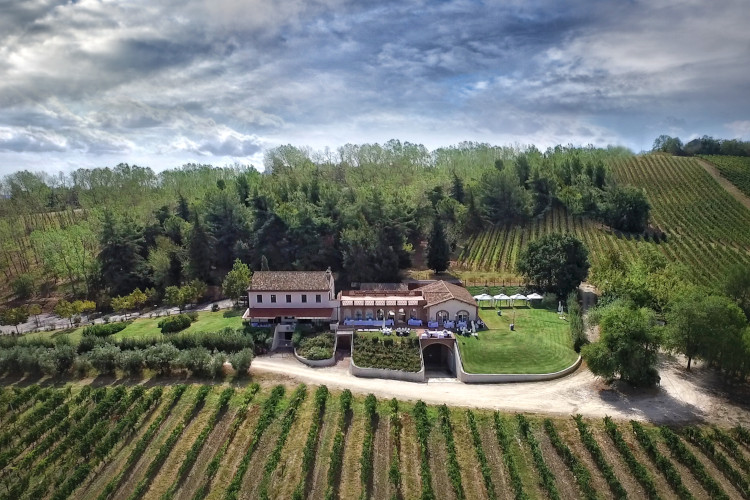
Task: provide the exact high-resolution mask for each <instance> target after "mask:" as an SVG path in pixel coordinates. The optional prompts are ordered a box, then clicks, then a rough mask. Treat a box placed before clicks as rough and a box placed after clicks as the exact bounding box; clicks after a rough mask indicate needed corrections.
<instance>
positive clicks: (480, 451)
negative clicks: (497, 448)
mask: <svg viewBox="0 0 750 500" xmlns="http://www.w3.org/2000/svg"><path fill="white" fill-rule="evenodd" d="M466 420H467V421H468V423H469V430H470V431H471V440H472V441H473V443H474V452H475V453H476V455H477V460H478V461H479V468H480V470H481V471H482V479H483V480H484V487H485V488H486V490H487V496H488V497H489V498H490V500H495V499H496V498H497V493H495V485H494V483H493V482H492V469H490V465H489V463H488V462H487V455H485V453H484V447H483V446H482V437H481V436H480V435H479V429H478V428H477V421H476V417H474V412H472V411H471V410H466Z"/></svg>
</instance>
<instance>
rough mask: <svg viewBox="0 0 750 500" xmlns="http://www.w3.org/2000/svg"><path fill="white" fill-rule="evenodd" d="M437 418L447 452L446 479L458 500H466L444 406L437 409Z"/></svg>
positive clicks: (446, 409)
mask: <svg viewBox="0 0 750 500" xmlns="http://www.w3.org/2000/svg"><path fill="white" fill-rule="evenodd" d="M438 417H439V419H440V429H441V430H442V431H443V436H444V437H445V447H446V449H447V450H448V477H449V478H450V479H451V485H452V486H453V491H454V492H455V493H456V498H457V499H458V500H463V499H464V498H466V495H465V494H464V487H463V484H462V483H461V469H460V468H459V466H458V458H457V457H456V443H455V442H454V440H453V426H452V425H451V415H450V412H449V411H448V407H447V406H446V405H440V406H439V407H438Z"/></svg>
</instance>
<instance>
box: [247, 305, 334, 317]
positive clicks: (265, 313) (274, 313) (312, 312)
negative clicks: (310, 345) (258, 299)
mask: <svg viewBox="0 0 750 500" xmlns="http://www.w3.org/2000/svg"><path fill="white" fill-rule="evenodd" d="M281 316H289V317H294V318H297V319H330V317H331V316H333V308H332V307H251V308H249V309H248V310H247V311H245V314H244V316H242V318H243V319H249V318H258V319H272V318H276V317H281Z"/></svg>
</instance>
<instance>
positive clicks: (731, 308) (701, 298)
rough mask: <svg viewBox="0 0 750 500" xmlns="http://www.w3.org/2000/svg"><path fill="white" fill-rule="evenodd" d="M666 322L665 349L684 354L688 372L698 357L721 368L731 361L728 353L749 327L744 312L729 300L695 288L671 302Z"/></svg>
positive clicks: (735, 347) (738, 343)
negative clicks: (723, 363)
mask: <svg viewBox="0 0 750 500" xmlns="http://www.w3.org/2000/svg"><path fill="white" fill-rule="evenodd" d="M666 319H667V327H666V329H665V333H666V335H665V347H667V348H669V349H670V350H671V351H673V352H678V353H680V354H684V355H685V356H686V357H687V359H688V362H687V369H688V370H690V364H691V362H692V361H693V359H695V358H701V359H707V360H709V361H712V362H715V363H717V364H718V365H721V363H722V360H724V359H732V358H733V357H732V356H731V353H730V352H728V351H731V350H734V349H738V347H739V346H740V345H741V344H742V342H741V338H742V330H743V329H744V328H745V326H747V320H746V319H745V316H744V314H743V313H742V310H741V309H740V308H739V307H738V306H737V305H736V304H735V303H734V302H733V301H732V300H731V299H730V298H728V297H723V296H720V295H712V294H710V293H708V292H706V291H705V290H703V289H700V288H696V287H691V288H688V289H686V290H684V291H683V292H682V293H681V294H680V295H678V296H677V297H676V298H675V300H673V301H672V303H671V304H670V306H669V310H668V312H667V315H666ZM730 364H731V363H730Z"/></svg>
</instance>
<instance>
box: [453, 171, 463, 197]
mask: <svg viewBox="0 0 750 500" xmlns="http://www.w3.org/2000/svg"><path fill="white" fill-rule="evenodd" d="M451 198H453V199H454V200H456V201H457V202H459V203H461V204H463V203H464V201H466V193H465V191H464V181H463V180H462V179H461V177H459V176H458V174H457V173H456V172H455V171H454V172H453V183H452V184H451Z"/></svg>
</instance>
